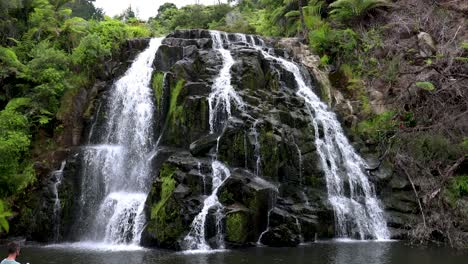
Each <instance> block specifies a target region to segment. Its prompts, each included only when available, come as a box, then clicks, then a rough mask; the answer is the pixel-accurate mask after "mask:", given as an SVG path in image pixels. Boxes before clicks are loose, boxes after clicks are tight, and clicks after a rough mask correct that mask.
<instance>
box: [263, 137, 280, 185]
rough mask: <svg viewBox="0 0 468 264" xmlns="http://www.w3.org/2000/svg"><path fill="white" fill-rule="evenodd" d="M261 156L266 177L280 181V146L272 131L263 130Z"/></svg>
mask: <svg viewBox="0 0 468 264" xmlns="http://www.w3.org/2000/svg"><path fill="white" fill-rule="evenodd" d="M260 145H261V146H262V147H261V148H260V156H261V157H262V164H261V165H262V172H263V175H264V176H265V177H270V178H271V179H273V180H277V179H278V168H279V166H280V164H279V163H280V159H279V146H278V141H277V140H276V137H275V135H274V134H273V132H272V131H265V130H262V131H261V133H260Z"/></svg>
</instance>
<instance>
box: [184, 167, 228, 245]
mask: <svg viewBox="0 0 468 264" xmlns="http://www.w3.org/2000/svg"><path fill="white" fill-rule="evenodd" d="M211 169H212V178H213V179H212V185H213V187H212V188H213V190H212V192H211V194H210V196H208V197H207V198H205V200H204V201H203V209H202V210H201V212H200V213H199V214H198V215H197V216H196V217H195V219H194V220H193V222H192V225H191V229H190V232H189V233H188V235H187V236H186V237H185V238H184V242H183V244H184V247H185V249H187V250H210V249H211V247H210V246H209V245H208V242H207V241H206V238H205V223H206V218H207V216H208V213H209V211H210V209H213V208H215V209H216V213H215V216H216V225H217V226H216V229H217V232H216V246H217V247H218V248H220V249H223V248H224V239H223V234H222V228H221V226H220V223H221V220H222V215H221V213H222V210H223V205H222V204H221V203H220V202H219V200H218V189H219V187H220V186H221V185H222V184H223V182H224V181H225V180H226V179H227V178H229V176H231V173H230V171H229V169H228V168H227V167H226V166H225V165H224V164H223V163H221V162H219V161H213V162H212V164H211Z"/></svg>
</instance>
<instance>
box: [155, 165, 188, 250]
mask: <svg viewBox="0 0 468 264" xmlns="http://www.w3.org/2000/svg"><path fill="white" fill-rule="evenodd" d="M175 171H176V168H174V167H172V166H169V165H163V166H162V167H161V169H160V173H159V180H160V182H159V183H158V184H156V186H155V187H154V188H153V190H152V191H151V193H152V195H155V196H157V195H158V194H159V199H158V202H156V203H155V204H152V205H151V215H150V221H149V223H148V231H149V232H150V233H151V234H152V235H153V236H154V237H155V238H156V239H157V241H158V243H159V244H160V245H166V246H172V245H174V244H175V243H176V241H177V239H178V238H179V237H180V235H181V234H182V233H183V232H184V225H183V217H182V215H181V214H180V205H179V203H178V202H177V201H176V200H175V199H174V197H173V195H172V194H173V192H174V189H175V187H176V181H175V180H174V173H175ZM156 199H157V198H156Z"/></svg>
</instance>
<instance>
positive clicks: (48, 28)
mask: <svg viewBox="0 0 468 264" xmlns="http://www.w3.org/2000/svg"><path fill="white" fill-rule="evenodd" d="M71 1H72V0H49V1H47V0H33V6H34V12H32V13H31V14H30V17H29V23H30V25H31V29H30V30H29V31H28V34H27V36H28V38H30V39H35V40H44V39H49V38H57V37H58V36H59V35H60V32H61V30H60V24H61V23H62V22H63V21H64V20H65V19H67V18H69V17H70V15H71V13H72V10H71V9H69V8H67V7H66V4H68V3H70V2H71Z"/></svg>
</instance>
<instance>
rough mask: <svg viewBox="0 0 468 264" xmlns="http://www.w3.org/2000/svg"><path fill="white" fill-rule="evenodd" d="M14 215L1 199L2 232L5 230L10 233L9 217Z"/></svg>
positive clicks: (0, 230) (0, 217)
mask: <svg viewBox="0 0 468 264" xmlns="http://www.w3.org/2000/svg"><path fill="white" fill-rule="evenodd" d="M12 215H13V214H12V213H11V212H10V211H8V210H7V209H6V208H5V205H4V203H3V201H2V200H0V233H2V232H3V231H5V232H7V233H8V231H9V230H10V225H9V224H8V221H7V217H10V216H12Z"/></svg>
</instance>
